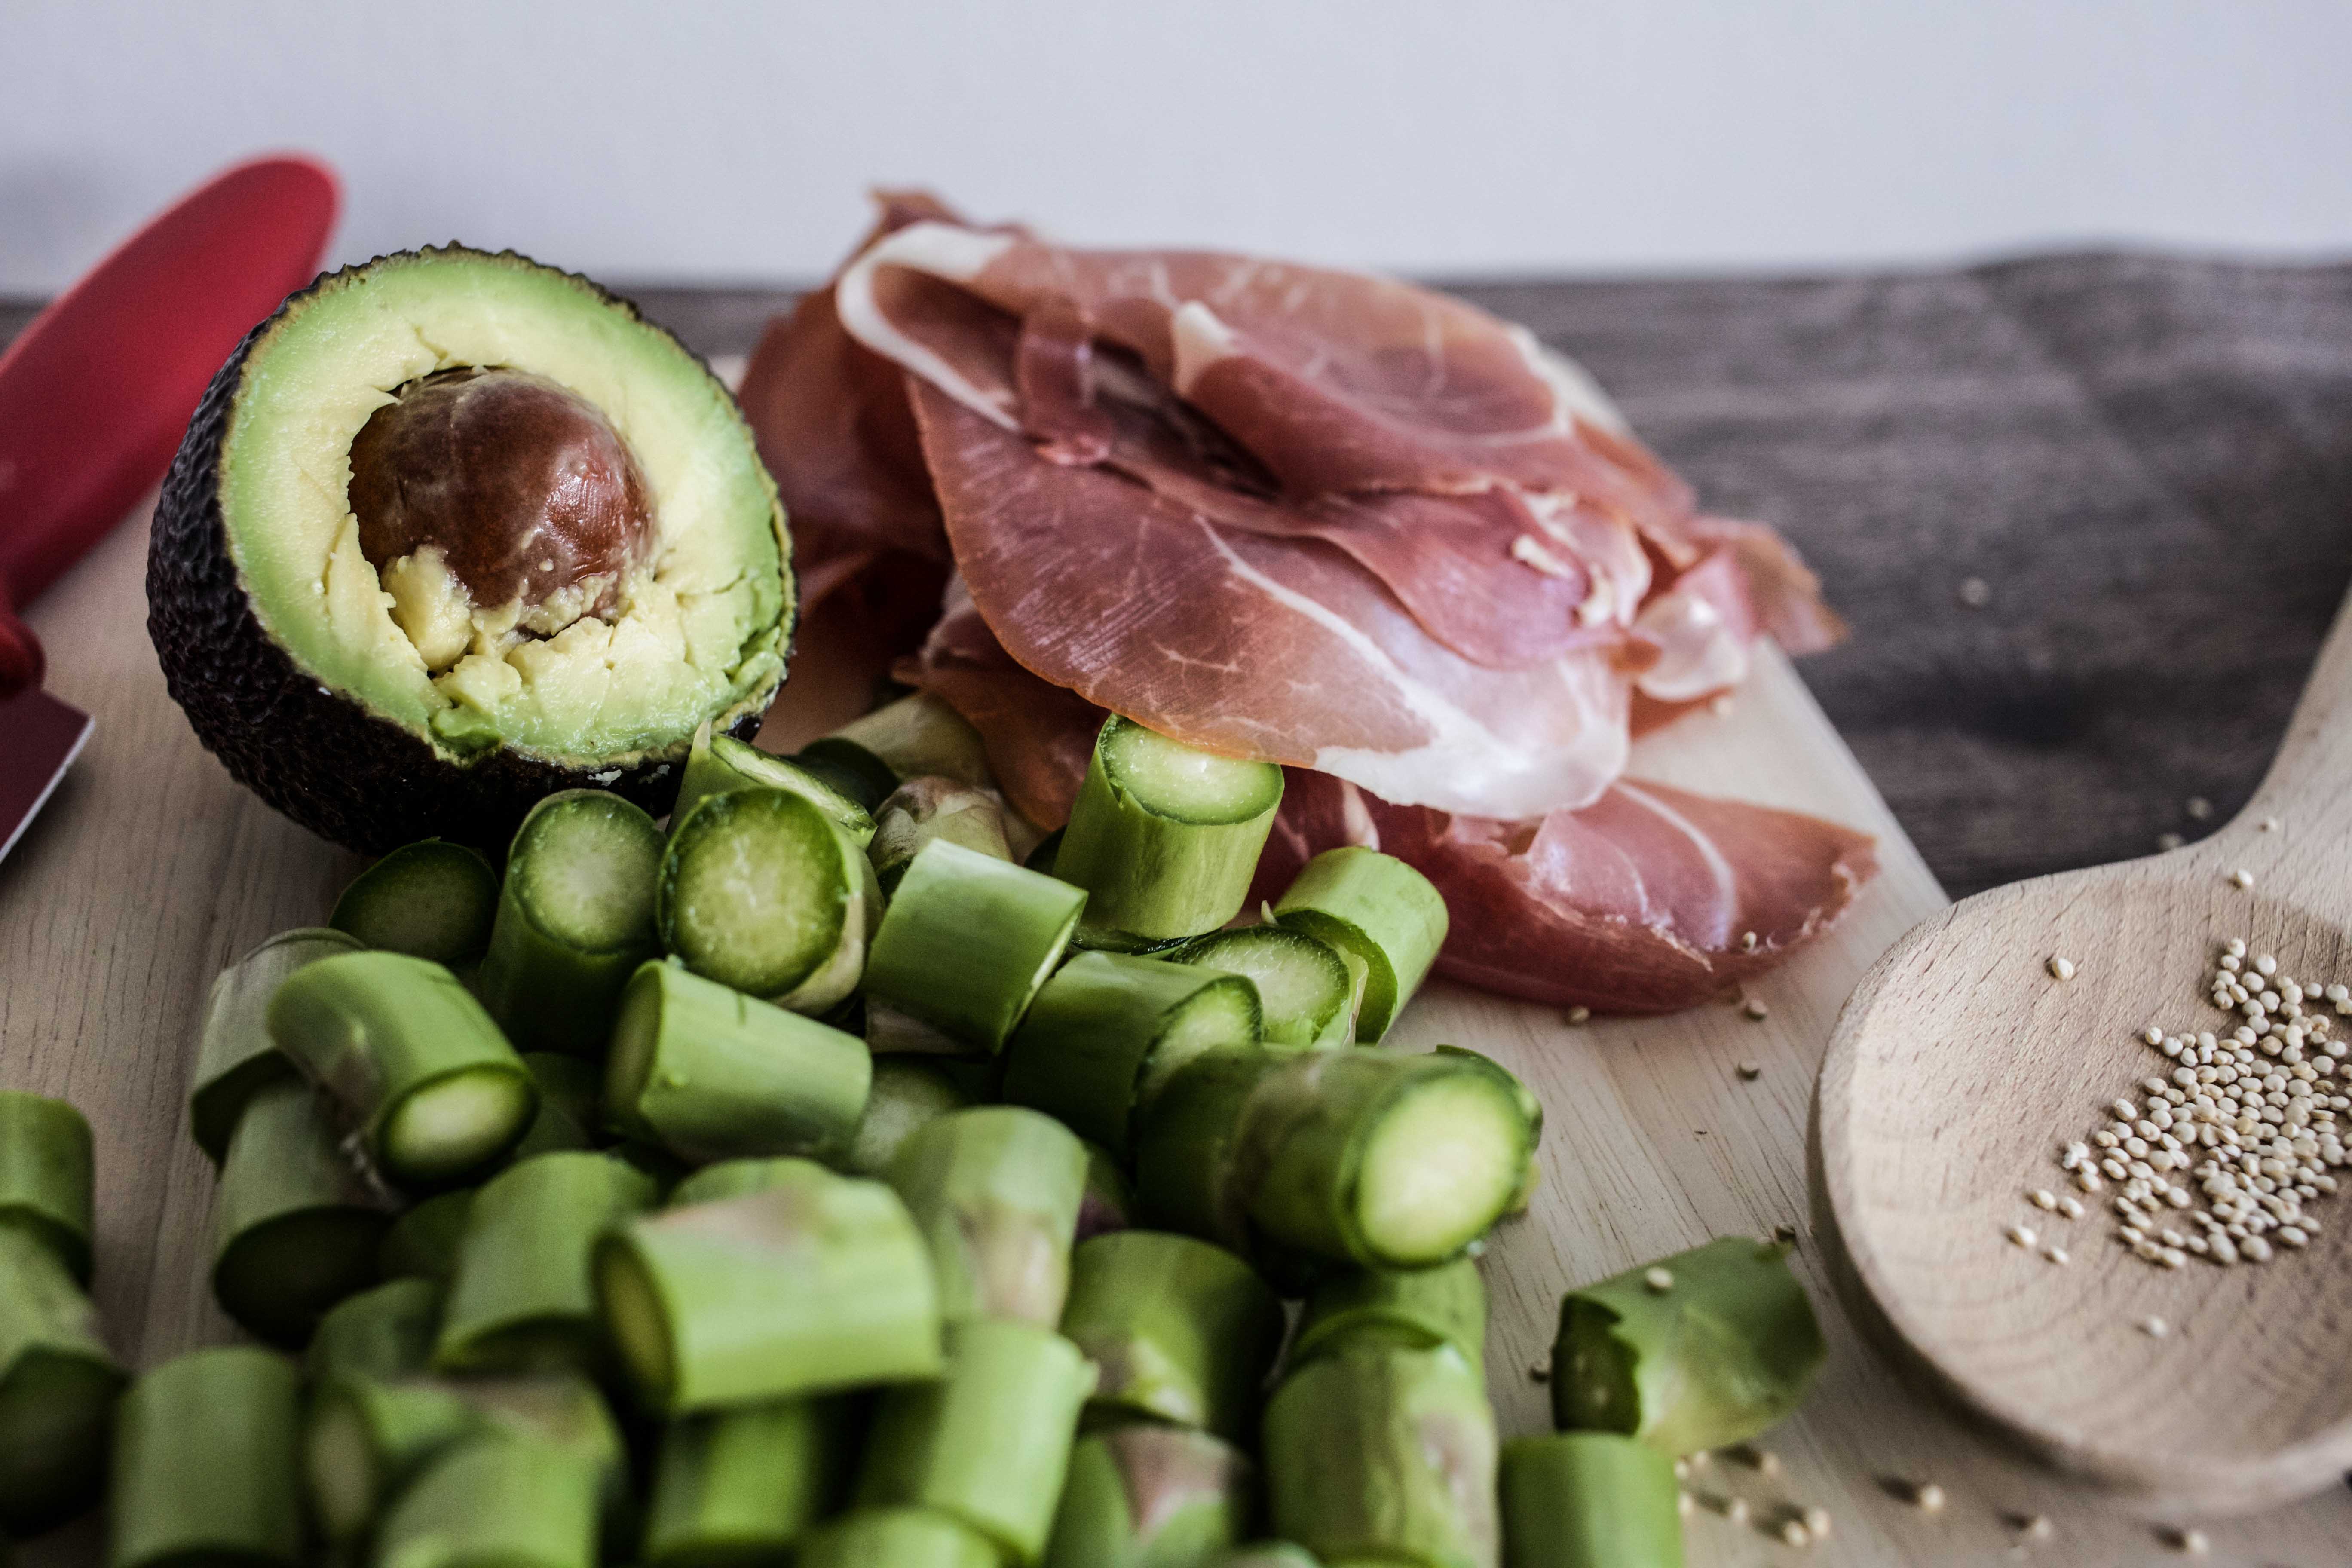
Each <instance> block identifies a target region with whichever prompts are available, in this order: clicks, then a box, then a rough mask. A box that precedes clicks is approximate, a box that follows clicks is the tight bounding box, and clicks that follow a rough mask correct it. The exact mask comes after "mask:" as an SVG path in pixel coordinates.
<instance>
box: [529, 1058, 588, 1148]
mask: <svg viewBox="0 0 2352 1568" xmlns="http://www.w3.org/2000/svg"><path fill="white" fill-rule="evenodd" d="M522 1065H523V1067H524V1068H526V1069H527V1070H528V1071H529V1072H530V1081H531V1082H532V1083H534V1084H536V1085H537V1086H538V1087H539V1110H538V1111H537V1112H536V1113H535V1114H534V1115H533V1116H532V1117H531V1119H530V1130H529V1131H526V1132H524V1133H523V1135H522V1142H520V1143H517V1144H516V1145H515V1146H514V1155H513V1158H515V1159H517V1160H528V1159H530V1157H531V1156H532V1155H533V1154H551V1153H553V1152H556V1151H557V1150H559V1149H593V1148H594V1147H595V1146H596V1138H595V1129H596V1127H597V1126H598V1125H599V1123H600V1122H601V1121H602V1120H603V1118H602V1115H601V1113H600V1111H599V1109H598V1100H597V1095H598V1091H599V1090H600V1089H602V1088H603V1087H604V1073H603V1072H602V1071H601V1070H599V1068H597V1066H596V1064H595V1063H594V1062H592V1061H589V1060H588V1059H586V1058H583V1057H575V1056H568V1055H566V1054H565V1053H563V1052H562V1051H525V1052H524V1053H523V1058H522Z"/></svg>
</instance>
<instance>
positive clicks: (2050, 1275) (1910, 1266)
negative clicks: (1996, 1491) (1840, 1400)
mask: <svg viewBox="0 0 2352 1568" xmlns="http://www.w3.org/2000/svg"><path fill="white" fill-rule="evenodd" d="M2265 821H2269V822H2273V823H2275V824H2276V826H2273V827H2269V828H2265V827H2264V826H2263V824H2264V823H2265ZM2347 846H2352V609H2347V611H2345V612H2343V613H2340V614H2339V615H2338V616H2337V620H2336V630H2335V632H2334V634H2333V635H2332V636H2331V637H2330V638H2329V640H2328V642H2327V644H2326V648H2325V650H2324V651H2323V653H2322V655H2321V658H2320V662H2319V667H2318V669H2317V671H2316V673H2315V675H2314V676H2313V678H2312V682H2311V687H2310V689H2309V690H2308V691H2307V692H2306V693H2305V697H2304V700H2303V702H2302V704H2301V705H2300V706H2299V707H2298V708H2297V710H2296V711H2295V717H2294V721H2293V723H2292V725H2291V727H2290V730H2289V732H2288V736H2287V740H2286V743H2285V745H2284V747H2283V748H2282V749H2281V751H2280V753H2279V756H2278V760H2277V762H2276V763H2275V764H2274V765H2273V768H2272V771H2271V773H2270V775H2269V777H2268V778H2267V779H2266V780H2265V781H2264V782H2263V785H2262V787H2261V789H2260V790H2259V791H2257V792H2256V794H2255V796H2254V799H2253V801H2252V804H2251V805H2249V806H2248V807H2247V809H2246V811H2245V812H2244V813H2243V814H2242V815H2241V816H2239V817H2238V818H2236V819H2235V820H2234V821H2232V822H2231V823H2230V824H2229V825H2228V826H2226V827H2224V828H2223V829H2222V830H2221V832H2220V833H2217V834H2215V835H2214V836H2213V837H2211V838H2210V839H2208V840H2206V841H2205V842H2203V843H2201V844H2198V845H2195V846H2192V847H2188V848H2184V849H2179V850H2175V851H2173V852H2172V853H2170V854H2168V855H2162V856H2158V857H2153V858H2147V859H2142V860H2137V861H2132V862H2126V863H2124V864H2120V865H2115V866H2105V867H2099V868H2094V869H2091V870H2087V871H2074V872H2066V873H2063V874H2061V875H2057V876H2053V877H2043V878H2038V879H2034V880H2032V881H2028V882H2022V883H2019V884H2017V885H2015V886H2012V887H2007V888H1997V889H1992V890H1991V891H1990V892H1985V893H1979V894H1978V895H1977V896H1976V897H1974V898H1972V899H1969V900H1966V901H1965V902H1963V903H1961V904H1958V905H1957V906H1955V907H1954V908H1952V909H1951V910H1948V911H1947V912H1946V913H1944V914H1943V915H1941V916H1939V917H1937V919H1935V920H1932V921H1928V922H1927V924H1925V925H1924V926H1923V927H1921V928H1920V929H1919V930H1918V931H1914V932H1913V933H1912V934H1911V935H1910V936H1908V937H1906V938H1905V939H1904V940H1903V941H1902V942H1898V943H1896V944H1895V948H1894V949H1893V950H1892V951H1891V952H1888V953H1887V954H1886V956H1885V959H1884V960H1882V961H1881V962H1880V963H1878V964H1877V965H1875V966H1874V968H1873V969H1872V971H1871V973H1870V974H1869V975H1868V976H1867V977H1866V978H1865V979H1864V982H1863V984H1862V985H1861V986H1860V988H1859V989H1858V990H1857V991H1856V993H1855V994H1854V998H1853V1003H1852V1004H1851V1005H1850V1006H1849V1007H1848V1008H1847V1010H1846V1012H1845V1014H1844V1016H1843V1018H1841V1020H1840V1021H1839V1024H1838V1027H1837V1031H1836V1034H1835V1037H1834V1038H1833V1039H1832V1044H1831V1047H1830V1052H1829V1057H1828V1060H1827V1062H1826V1063H1825V1065H1824V1067H1823V1069H1822V1076H1821V1081H1820V1089H1819V1100H1818V1114H1817V1123H1816V1137H1817V1141H1818V1154H1817V1159H1816V1163H1815V1165H1814V1170H1815V1173H1816V1178H1817V1194H1818V1196H1819V1198H1820V1200H1821V1202H1822V1206H1823V1208H1824V1210H1825V1215H1826V1218H1827V1220H1828V1222H1829V1225H1830V1226H1833V1228H1834V1235H1835V1237H1836V1239H1837V1240H1838V1241H1839V1242H1841V1243H1842V1253H1840V1254H1839V1255H1837V1258H1838V1260H1839V1261H1840V1262H1841V1263H1842V1264H1844V1265H1848V1266H1850V1268H1842V1269H1841V1274H1842V1276H1843V1278H1842V1279H1841V1284H1843V1285H1844V1286H1846V1287H1847V1288H1848V1290H1849V1295H1850V1296H1851V1294H1852V1288H1853V1287H1855V1286H1859V1287H1860V1288H1862V1289H1865V1290H1867V1291H1868V1293H1869V1297H1870V1302H1867V1303H1858V1304H1859V1305H1862V1307H1863V1310H1864V1313H1865V1315H1870V1316H1873V1317H1874V1319H1875V1314H1872V1313H1871V1310H1870V1306H1871V1303H1874V1304H1875V1306H1876V1307H1877V1308H1878V1309H1879V1310H1881V1311H1882V1312H1883V1320H1877V1321H1875V1325H1874V1326H1878V1327H1882V1328H1883V1329H1885V1331H1888V1342H1889V1344H1890V1347H1891V1348H1893V1349H1894V1350H1895V1352H1896V1353H1897V1354H1899V1355H1902V1356H1904V1357H1906V1359H1908V1360H1910V1361H1911V1362H1912V1363H1913V1364H1914V1365H1915V1366H1916V1368H1917V1369H1918V1370H1919V1371H1920V1372H1921V1373H1924V1374H1925V1375H1927V1377H1928V1378H1930V1379H1931V1380H1932V1381H1933V1382H1935V1383H1936V1384H1937V1385H1938V1386H1940V1387H1942V1388H1943V1389H1944V1390H1946V1391H1947V1392H1948V1394H1950V1395H1951V1396H1952V1397H1954V1398H1956V1399H1957V1400H1958V1401H1959V1402H1960V1403H1962V1404H1963V1405H1966V1406H1967V1407H1968V1408H1969V1409H1970V1410H1971V1411H1973V1412H1975V1413H1977V1414H1978V1415H1979V1416H1980V1417H1981V1418H1982V1419H1984V1420H1985V1421H1986V1422H1987V1423H1988V1424H1990V1425H1991V1426H1994V1427H1996V1428H1998V1429H2000V1430H2002V1431H2004V1432H2006V1433H2008V1434H2010V1435H2011V1436H2013V1437H2014V1438H2015V1439H2016V1440H2017V1441H2019V1442H2020V1443H2021V1444H2022V1445H2024V1446H2026V1447H2029V1448H2030V1449H2032V1451H2033V1452H2035V1453H2037V1454H2040V1455H2042V1457H2044V1458H2047V1459H2048V1460H2050V1461H2051V1462H2052V1463H2053V1464H2057V1465H2060V1466H2063V1467H2064V1468H2068V1469H2069V1470H2072V1471H2074V1472H2076V1473H2079V1474H2082V1475H2084V1476H2086V1477H2090V1478H2093V1479H2097V1480H2099V1481H2101V1482H2103V1483H2105V1484H2108V1485H2112V1486H2115V1487H2116V1488H2118V1489H2126V1490H2130V1491H2133V1492H2138V1493H2145V1494H2148V1495H2152V1496H2158V1497H2170V1498H2183V1497H2193V1498H2195V1499H2197V1500H2200V1501H2201V1502H2204V1503H2208V1504H2210V1506H2212V1507H2214V1508H2217V1509H2242V1508H2251V1507H2260V1506H2264V1505H2268V1504H2272V1503H2275V1502H2278V1501H2280V1500H2283V1499H2288V1498H2293V1497H2297V1496H2305V1495H2309V1494H2311V1493H2313V1492H2318V1491H2329V1490H2332V1491H2335V1492H2336V1494H2337V1495H2338V1496H2339V1497H2340V1496H2341V1491H2342V1488H2341V1478H2342V1476H2343V1474H2344V1471H2345V1470H2346V1469H2347V1468H2352V1380H2347V1379H2346V1378H2345V1376H2344V1375H2343V1374H2342V1371H2341V1369H2343V1368H2345V1367H2347V1366H2352V1214H2347V1213H2346V1212H2345V1210H2344V1208H2343V1207H2341V1206H2339V1205H2336V1204H2335V1203H2333V1202H2331V1201H2330V1200H2329V1199H2328V1198H2327V1197H2326V1196H2322V1197H2321V1198H2319V1199H2318V1200H2316V1201H2315V1203H2313V1204H2312V1205H2311V1208H2310V1212H2311V1213H2312V1215H2314V1217H2315V1218H2316V1219H2317V1221H2318V1222H2319V1228H2318V1229H2317V1234H2316V1235H2315V1236H2314V1237H2313V1239H2312V1241H2311V1244H2310V1246H2309V1247H2307V1248H2306V1249H2305V1250H2302V1251H2294V1250H2290V1249H2288V1248H2286V1247H2284V1246H2281V1247H2278V1249H2277V1257H2276V1258H2274V1259H2273V1260H2272V1261H2270V1262H2268V1263H2264V1264H2260V1265H2256V1264H2252V1263H2240V1264H2239V1265H2237V1266H2236V1267H2233V1268H2227V1269H2223V1268H2217V1267H2216V1266H2213V1265H2210V1264H2207V1263H2203V1262H2200V1261H2197V1260H2195V1259H2193V1258H2192V1260H2191V1262H2190V1264H2189V1267H2188V1268H2184V1269H2180V1270H2177V1271H2168V1270H2164V1269H2158V1268H2150V1267H2148V1266H2147V1264H2145V1263H2142V1262H2138V1261H2137V1260H2135V1259H2132V1258H2130V1257H2129V1256H2128V1255H2127V1254H2126V1252H2125V1251H2124V1250H2123V1249H2122V1248H2121V1247H2118V1246H2117V1238H2116V1218H2115V1216H2114V1215H2113V1214H2112V1213H2111V1212H2109V1204H2110V1202H2111V1201H2112V1197H2113V1185H2119V1184H2111V1186H2110V1189H2109V1191H2108V1192H2106V1193H2104V1194H2099V1195H2098V1196H2096V1197H2092V1198H2090V1199H2089V1200H2088V1201H2089V1202H2090V1204H2091V1205H2092V1212H2091V1213H2089V1214H2087V1215H2085V1216H2084V1218H2083V1219H2081V1220H2079V1221H2074V1222H2071V1223H2070V1222H2067V1221H2065V1220H2063V1218H2060V1217H2059V1216H2057V1215H2046V1214H2042V1213H2041V1212H2039V1211H2037V1210H2036V1209H2034V1208H2032V1207H2031V1206H2030V1205H2028V1204H2027V1203H2026V1202H2025V1201H2024V1193H2025V1192H2026V1190H2027V1189H2029V1188H2032V1187H2037V1186H2040V1187H2053V1188H2056V1189H2058V1190H2060V1191H2066V1190H2069V1189H2068V1187H2067V1185H2066V1182H2065V1179H2064V1178H2063V1176H2062V1174H2061V1173H2060V1172H2059V1171H2058V1170H2057V1169H2056V1168H2055V1166H2054V1162H2053V1155H2054V1152H2055V1151H2056V1149H2057V1148H2058V1147H2059V1145H2060V1144H2062V1143H2063V1142H2066V1141H2069V1140H2074V1139H2083V1138H2087V1137H2088V1136H2089V1134H2090V1133H2091V1131H2093V1130H2095V1128H2096V1127H2097V1126H2098V1125H2100V1123H2101V1121H2102V1120H2103V1118H2102V1116H2101V1113H2100V1111H2099V1110H2098V1108H2099V1107H2101V1106H2103V1105H2105V1104H2108V1103H2109V1102H2111V1101H2113V1100H2116V1099H2117V1098H2129V1099H2132V1100H2135V1102H2138V1101H2143V1100H2146V1098H2147V1097H2146V1096H2145V1095H2143V1094H2141V1093H2140V1091H2139V1089H2138V1087H2137V1086H2138V1082H2139V1080H2140V1079H2145V1078H2148V1077H2150V1076H2155V1077H2159V1078H2161V1077H2168V1076H2169V1075H2170V1072H2171V1071H2172V1069H2173V1068H2174V1067H2175V1065H2176V1064H2175V1063H2173V1062H2171V1061H2169V1060H2168V1059H2167V1058H2165V1057H2164V1056H2163V1055H2162V1054H2161V1053H2160V1052H2158V1051H2156V1050H2154V1049H2152V1048H2151V1047H2148V1046H2147V1045H2146V1044H2145V1043H2144V1042H2143V1041H2142V1039H2141V1038H2140V1033H2141V1031H2142V1030H2144V1029H2146V1028H2147V1027H2148V1026H2150V1025H2151V1024H2153V1025H2155V1026H2158V1027H2161V1028H2164V1029H2165V1030H2167V1031H2168V1032H2172V1033H2178V1032H2180V1031H2182V1030H2190V1031H2195V1030H2207V1029H2210V1030H2213V1031H2215V1032H2216V1033H2219V1034H2223V1035H2226V1034H2227V1033H2228V1032H2229V1031H2230V1030H2231V1028H2234V1027H2235V1026H2237V1025H2238V1024H2239V1023H2240V1022H2242V1020H2240V1019H2238V1018H2233V1017H2231V1016H2228V1015H2226V1014H2223V1013H2221V1012H2220V1011H2219V1010H2217V1009H2215V1008H2214V1007H2213V1006H2211V1005H2210V1003H2208V1002H2206V1001H2205V1000H2204V999H2203V992H2204V988H2205V983H2206V979H2207V977H2208V976H2209V975H2210V974H2211V973H2212V972H2213V963H2214V960H2215V958H2216V956H2217V955H2218V953H2219V952H2220V950H2221V944H2222V943H2223V942H2227V941H2228V940H2230V939H2231V938H2232V937H2242V938H2244V939H2245V940H2246V942H2247V943H2248V947H2249V950H2250V952H2252V953H2254V954H2263V953H2269V954H2274V955H2275V956H2276V958H2277V962H2278V966H2279V967H2278V973H2280V974H2281V975H2290V974H2291V975H2294V976H2296V977H2298V978H2299V979H2301V980H2304V981H2307V982H2310V983H2311V984H2312V985H2313V988H2314V989H2315V990H2316V988H2317V986H2318V985H2319V984H2325V983H2333V982H2336V981H2338V980H2346V979H2352V930H2347V925H2348V924H2352V853H2347ZM2241 871H2243V872H2250V873H2251V874H2252V886H2251V887H2240V886H2238V885H2237V883H2236V881H2235V880H2234V878H2235V877H2236V875H2237V873H2239V872H2241ZM2053 955H2065V956H2067V957H2068V958H2069V960H2070V962H2071V963H2074V965H2075V966H2076V969H2075V973H2074V977H2073V978H2072V979H2070V980H2067V981H2064V982H2061V981H2059V980H2057V979H2055V978H2053V976H2052V975H2051V974H2050V973H2048V972H2047V971H2046V970H2045V968H2044V964H2045V963H2046V962H2047V961H2048V960H2049V959H2050V958H2052V957H2053ZM2328 1016H2330V1019H2331V1022H2336V1023H2341V1022H2342V1020H2341V1019H2337V1018H2335V1017H2334V1016H2333V1015H2332V1014H2330V1015H2328ZM2322 1059H2325V1058H2322ZM2321 1082H2322V1083H2324V1084H2325V1083H2328V1082H2329V1080H2328V1079H2322V1080H2321ZM2343 1084H2344V1079H2343V1078H2342V1077H2341V1076H2336V1077H2335V1078H2334V1082H2333V1085H2332V1087H2334V1088H2335V1089H2336V1091H2337V1092H2338V1093H2340V1092H2342V1091H2343ZM2192 1186H2193V1182H2192ZM2012 1224H2023V1225H2027V1226H2033V1227H2035V1228H2037V1229H2038V1230H2039V1232H2040V1233H2041V1234H2042V1235H2043V1236H2044V1237H2054V1238H2056V1239H2058V1240H2060V1241H2061V1242H2062V1243H2063V1244H2064V1245H2066V1246H2067V1247H2069V1248H2070V1250H2071V1251H2072V1252H2073V1254H2074V1259H2075V1261H2074V1263H2073V1264H2072V1265H2070V1266H2069V1267H2066V1268H2057V1267H2053V1265H2052V1264H2051V1263H2049V1262H2048V1261H2046V1260H2045V1259H2043V1258H2041V1257H2039V1256H2037V1255H2036V1254H2035V1253H2033V1252H2032V1251H2031V1250H2028V1249H2025V1248H2021V1247H2017V1246H2015V1245H2012V1244H2011V1241H2010V1239H2009V1238H2008V1237H2007V1236H2006V1234H2005V1230H2006V1227H2007V1226H2011V1225H2012ZM2182 1228H2184V1229H2186V1230H2190V1231H2191V1232H2192V1233H2193V1228H2194V1227H2193V1226H2186V1225H2184V1226H2183V1227H2182ZM2149 1318H2159V1319H2162V1320H2163V1321H2164V1322H2165V1323H2166V1324H2167V1325H2168V1330H2169V1331H2168V1333H2167V1334H2166V1335H2165V1336H2164V1337H2163V1338H2161V1339H2157V1338H2152V1337H2150V1336H2149V1335H2147V1334H2146V1333H2144V1332H2142V1331H2141V1330H2140V1327H2139V1325H2140V1324H2141V1323H2143V1322H2144V1321H2147V1319H2149ZM2322 1368H2326V1369H2331V1370H2330V1371H2329V1372H2327V1373H2323V1374H2319V1375H2315V1373H2316V1372H2317V1370H2318V1369H2322ZM2347 1540H2352V1537H2347Z"/></svg>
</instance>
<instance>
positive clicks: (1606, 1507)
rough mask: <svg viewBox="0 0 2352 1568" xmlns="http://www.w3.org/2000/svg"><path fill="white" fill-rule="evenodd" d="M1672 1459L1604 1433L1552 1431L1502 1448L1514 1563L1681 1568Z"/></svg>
mask: <svg viewBox="0 0 2352 1568" xmlns="http://www.w3.org/2000/svg"><path fill="white" fill-rule="evenodd" d="M1499 1490H1500V1494H1501V1505H1502V1517H1503V1538H1504V1540H1505V1541H1507V1542H1509V1544H1510V1561H1511V1562H1513V1563H1520V1562H1528V1563H1560V1564H1563V1565H1564V1568H1682V1565H1683V1526H1682V1515H1681V1508H1680V1504H1681V1500H1682V1499H1681V1487H1680V1486H1679V1485H1678V1484H1677V1483H1676V1481H1675V1467H1674V1461H1673V1460H1672V1459H1670V1458H1667V1457H1666V1456H1665V1455H1664V1454H1661V1453H1659V1452H1658V1451H1657V1450H1656V1449H1654V1448H1651V1447H1646V1446H1644V1445H1643V1444H1640V1443H1636V1442H1633V1441H1632V1440H1630V1439H1628V1438H1624V1437H1620V1436H1616V1435H1614V1434H1612V1433H1605V1432H1552V1433H1546V1434H1545V1435H1544V1436H1539V1437H1519V1438H1515V1439H1513V1440H1512V1441H1510V1442H1508V1443H1506V1444H1504V1445H1503V1458H1502V1470H1501V1477H1500V1488H1499Z"/></svg>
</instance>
